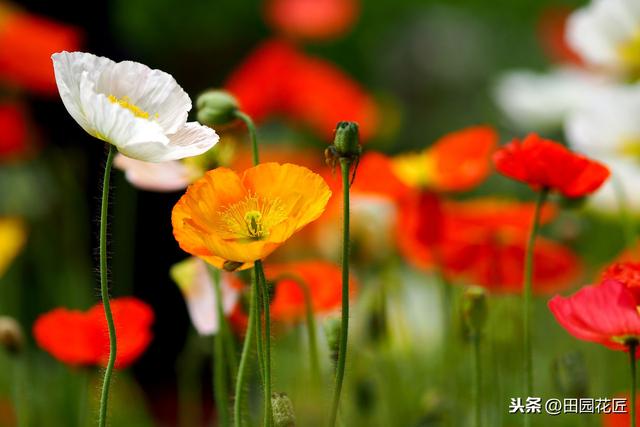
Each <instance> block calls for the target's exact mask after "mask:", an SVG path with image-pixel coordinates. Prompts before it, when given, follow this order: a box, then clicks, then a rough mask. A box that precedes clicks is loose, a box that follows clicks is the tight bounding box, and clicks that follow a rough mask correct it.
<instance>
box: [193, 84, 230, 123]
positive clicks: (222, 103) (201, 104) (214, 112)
mask: <svg viewBox="0 0 640 427" xmlns="http://www.w3.org/2000/svg"><path fill="white" fill-rule="evenodd" d="M196 107H197V108H198V115H197V119H198V121H199V122H200V123H202V124H205V125H209V126H219V125H225V124H227V123H231V122H232V121H234V120H235V119H236V116H235V113H236V112H237V111H238V101H237V100H236V99H235V98H234V97H233V96H232V95H231V94H230V93H229V92H225V91H223V90H208V91H206V92H204V93H202V94H201V95H200V96H199V97H198V99H197V100H196Z"/></svg>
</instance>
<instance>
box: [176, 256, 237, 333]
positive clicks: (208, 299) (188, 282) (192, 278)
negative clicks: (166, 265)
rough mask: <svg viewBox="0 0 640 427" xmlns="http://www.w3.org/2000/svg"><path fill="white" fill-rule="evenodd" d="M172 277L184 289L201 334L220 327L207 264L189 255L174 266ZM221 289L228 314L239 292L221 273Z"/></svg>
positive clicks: (186, 300)
mask: <svg viewBox="0 0 640 427" xmlns="http://www.w3.org/2000/svg"><path fill="white" fill-rule="evenodd" d="M171 276H172V278H173V280H174V281H176V283H177V284H178V287H179V288H180V290H181V291H182V294H183V296H184V298H185V302H186V304H187V311H188V312H189V317H191V322H192V323H193V326H194V327H195V328H196V330H197V331H198V333H199V334H201V335H213V334H216V333H217V332H218V330H219V324H218V315H217V311H216V307H217V303H216V295H215V291H214V287H213V286H214V285H213V281H212V280H211V275H210V274H209V271H208V267H207V264H206V263H205V262H204V261H202V260H200V259H198V258H188V259H186V260H184V261H182V262H180V263H179V264H176V265H175V266H173V268H172V269H171ZM221 276H222V282H221V284H220V285H221V286H220V291H221V293H222V299H223V301H222V306H223V307H222V308H223V310H224V313H225V315H228V314H229V313H231V311H232V310H233V308H234V307H235V305H236V303H237V301H238V292H237V291H236V290H235V289H234V288H233V287H232V286H231V285H230V284H229V281H228V280H226V279H225V277H228V276H226V275H225V274H222V275H221Z"/></svg>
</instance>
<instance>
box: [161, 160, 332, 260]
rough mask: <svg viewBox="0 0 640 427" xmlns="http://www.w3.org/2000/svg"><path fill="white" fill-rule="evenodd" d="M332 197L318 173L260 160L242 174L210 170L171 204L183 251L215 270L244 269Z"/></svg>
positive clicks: (309, 219) (315, 215)
mask: <svg viewBox="0 0 640 427" xmlns="http://www.w3.org/2000/svg"><path fill="white" fill-rule="evenodd" d="M330 196H331V191H330V190H329V187H328V186H327V184H326V183H325V182H324V180H323V179H322V177H320V176H319V175H317V174H315V173H313V172H311V171H310V170H309V169H307V168H304V167H302V166H297V165H293V164H284V165H281V164H278V163H263V164H260V165H258V166H255V167H253V168H251V169H247V170H246V171H245V172H244V173H243V174H242V176H239V175H238V174H236V173H235V172H234V171H232V170H230V169H227V168H217V169H214V170H212V171H209V172H207V173H206V174H205V176H204V177H202V178H200V179H199V180H197V181H196V182H194V183H193V184H191V186H189V188H188V189H187V192H186V193H185V194H184V195H183V196H182V198H181V199H180V200H179V201H178V203H177V204H176V205H175V207H174V208H173V213H172V223H173V234H174V236H175V238H176V240H177V241H178V243H179V244H180V247H181V248H182V249H183V250H185V251H186V252H188V253H190V254H192V255H195V256H197V257H199V258H202V259H204V260H205V261H207V262H209V263H210V264H212V265H214V266H216V267H218V268H226V269H227V270H232V269H236V268H237V269H245V268H250V267H251V266H252V265H253V263H254V261H256V260H261V259H263V258H265V257H266V256H268V255H269V254H270V253H271V252H273V251H274V250H275V249H276V248H277V247H278V246H280V245H281V244H282V243H284V241H286V240H287V239H288V238H289V237H291V235H293V234H294V233H295V232H296V231H298V230H300V229H301V228H302V227H304V226H305V225H307V224H308V223H310V222H312V221H314V220H315V219H317V218H318V217H319V216H320V215H321V214H322V212H323V211H324V209H325V206H326V204H327V201H328V200H329V197H330Z"/></svg>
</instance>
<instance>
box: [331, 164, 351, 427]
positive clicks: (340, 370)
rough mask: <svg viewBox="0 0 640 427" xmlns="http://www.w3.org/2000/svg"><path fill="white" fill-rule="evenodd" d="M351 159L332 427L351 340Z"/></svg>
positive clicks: (345, 188) (345, 173)
mask: <svg viewBox="0 0 640 427" xmlns="http://www.w3.org/2000/svg"><path fill="white" fill-rule="evenodd" d="M350 168H351V159H348V158H344V157H343V158H341V159H340V169H341V171H342V193H343V200H342V203H343V213H342V218H343V223H342V324H341V326H340V348H339V350H338V365H337V368H336V386H335V389H334V394H333V404H332V406H331V418H330V424H329V425H330V426H335V425H336V421H337V418H338V408H339V406H340V393H341V392H342V382H343V380H344V368H345V366H346V361H347V342H348V338H349V187H350V183H349V169H350Z"/></svg>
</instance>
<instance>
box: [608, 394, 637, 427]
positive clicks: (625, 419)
mask: <svg viewBox="0 0 640 427" xmlns="http://www.w3.org/2000/svg"><path fill="white" fill-rule="evenodd" d="M618 398H620V399H626V401H627V406H626V408H625V412H624V413H616V414H614V413H610V414H604V415H603V416H602V426H603V427H629V426H630V425H631V408H630V407H629V401H630V400H631V399H630V398H629V396H619V397H618ZM638 401H640V398H639V399H638V400H636V424H638V425H640V411H638V409H640V405H638Z"/></svg>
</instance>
